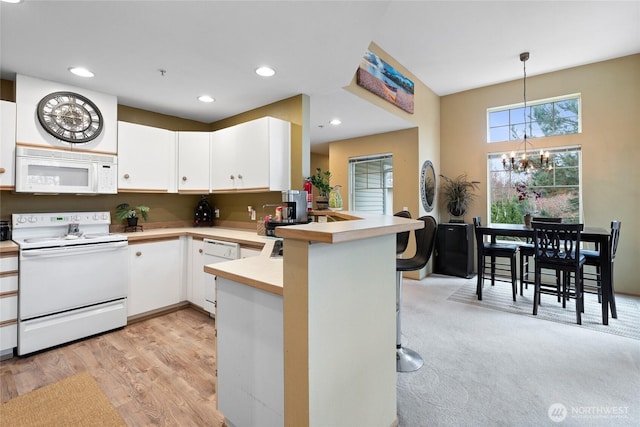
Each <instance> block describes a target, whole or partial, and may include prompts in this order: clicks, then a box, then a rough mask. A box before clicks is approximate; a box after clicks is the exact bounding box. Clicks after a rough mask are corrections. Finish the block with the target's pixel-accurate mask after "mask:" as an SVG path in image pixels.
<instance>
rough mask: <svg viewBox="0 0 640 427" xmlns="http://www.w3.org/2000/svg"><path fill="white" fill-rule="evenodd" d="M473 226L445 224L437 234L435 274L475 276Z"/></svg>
mask: <svg viewBox="0 0 640 427" xmlns="http://www.w3.org/2000/svg"><path fill="white" fill-rule="evenodd" d="M474 239H475V237H474V235H473V225H472V224H463V223H444V224H439V225H438V232H437V234H436V265H435V272H436V273H440V274H447V275H449V276H458V277H465V278H467V279H469V278H471V277H472V276H473V256H474V250H473V248H474Z"/></svg>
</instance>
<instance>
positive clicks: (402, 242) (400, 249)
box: [393, 211, 411, 255]
mask: <svg viewBox="0 0 640 427" xmlns="http://www.w3.org/2000/svg"><path fill="white" fill-rule="evenodd" d="M393 216H398V217H401V218H411V212H409V211H400V212H396V213H394V214H393ZM409 235H410V234H409V232H408V231H403V232H401V233H398V234H396V255H400V254H402V253H404V251H406V250H407V245H408V244H409Z"/></svg>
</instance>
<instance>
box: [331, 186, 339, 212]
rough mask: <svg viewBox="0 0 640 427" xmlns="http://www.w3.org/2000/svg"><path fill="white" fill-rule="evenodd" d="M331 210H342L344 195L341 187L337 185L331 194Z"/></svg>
mask: <svg viewBox="0 0 640 427" xmlns="http://www.w3.org/2000/svg"><path fill="white" fill-rule="evenodd" d="M329 208H330V209H333V210H336V211H340V210H342V195H341V194H340V186H339V185H336V186H335V187H334V188H333V190H331V193H329Z"/></svg>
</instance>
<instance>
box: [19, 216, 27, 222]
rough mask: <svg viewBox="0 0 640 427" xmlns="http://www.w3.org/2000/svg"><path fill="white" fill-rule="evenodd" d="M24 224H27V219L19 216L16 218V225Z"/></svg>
mask: <svg viewBox="0 0 640 427" xmlns="http://www.w3.org/2000/svg"><path fill="white" fill-rule="evenodd" d="M25 222H27V219H26V218H25V217H23V216H19V217H18V223H19V224H24V223H25Z"/></svg>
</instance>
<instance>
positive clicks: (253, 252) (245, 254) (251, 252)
mask: <svg viewBox="0 0 640 427" xmlns="http://www.w3.org/2000/svg"><path fill="white" fill-rule="evenodd" d="M261 252H262V249H255V248H243V247H242V246H241V247H240V258H251V257H254V256H258V255H260V253H261Z"/></svg>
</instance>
